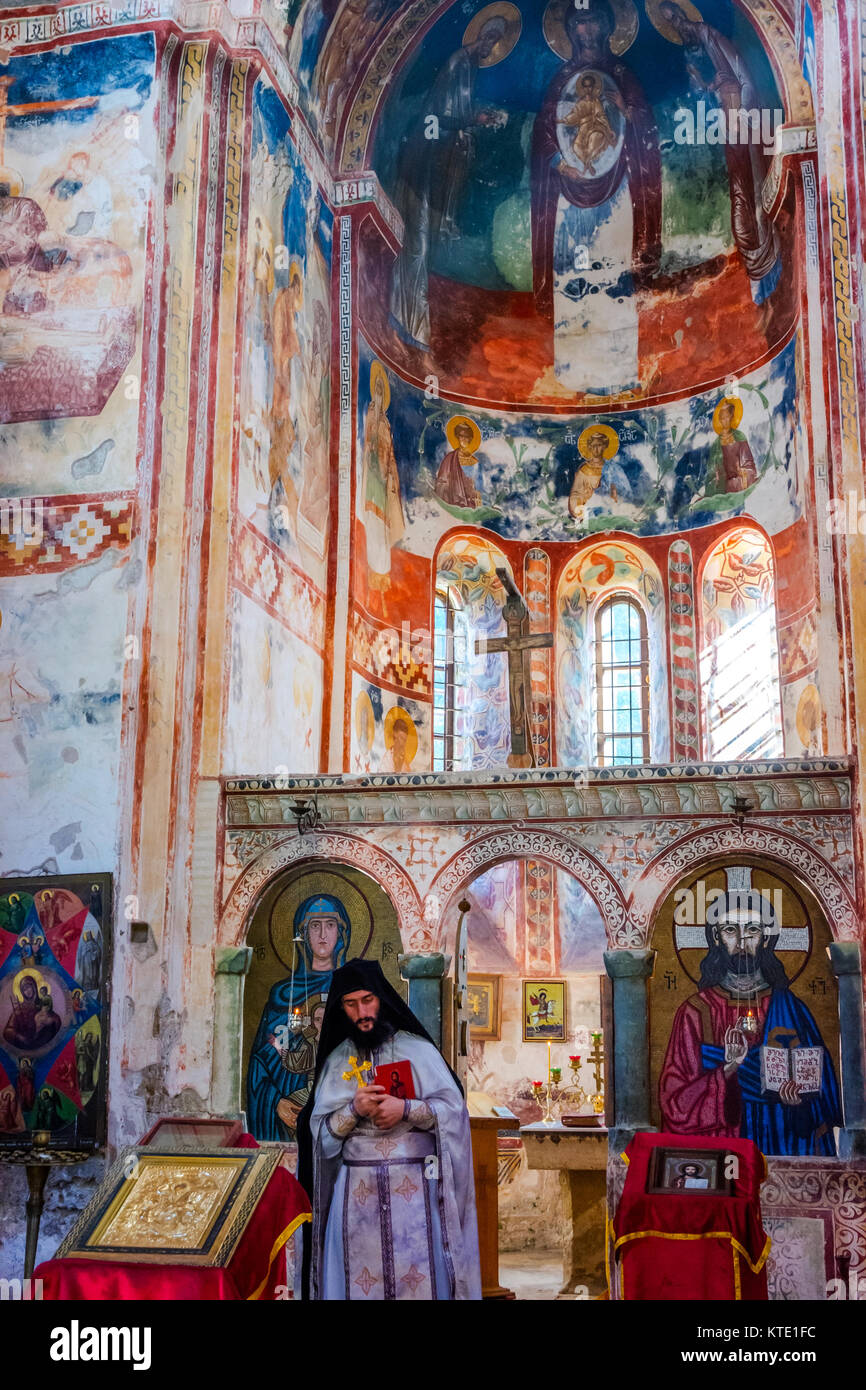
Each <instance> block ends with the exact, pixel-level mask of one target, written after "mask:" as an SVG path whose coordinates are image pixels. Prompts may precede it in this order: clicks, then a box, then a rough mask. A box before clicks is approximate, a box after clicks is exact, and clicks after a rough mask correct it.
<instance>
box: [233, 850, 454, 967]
mask: <svg viewBox="0 0 866 1390" xmlns="http://www.w3.org/2000/svg"><path fill="white" fill-rule="evenodd" d="M321 860H328V861H330V862H332V863H337V864H350V865H352V866H353V867H354V868H356V869H360V870H361V872H362V873H365V874H367V875H368V876H369V877H370V878H372V879H373V880H374V882H376V883H377V884H378V885H379V887H380V888H381V889H382V890H383V892H385V893H387V895H388V897H389V898H390V899H391V902H392V903H393V904H394V907H395V909H396V911H397V920H398V923H399V926H400V936H401V939H402V941H403V945H404V947H406V948H407V949H412V950H425V949H428V948H429V945H431V944H432V938H431V933H430V930H429V928H428V927H427V926H426V925H425V923H424V920H423V914H422V909H421V900H420V898H419V897H418V891H417V889H416V887H415V884H414V883H413V882H412V879H411V878H410V877H409V875H408V874H407V873H406V871H405V869H403V868H402V867H401V865H400V864H398V863H397V861H396V859H393V858H392V857H391V855H390V854H386V853H385V852H384V850H381V849H379V848H378V847H377V846H376V845H371V844H370V843H369V841H367V840H364V839H361V838H360V837H359V836H356V835H343V834H337V833H333V832H330V831H328V832H326V833H325V834H316V835H315V836H313V835H296V836H293V837H292V838H290V839H285V840H280V841H279V842H278V843H277V844H275V845H272V846H271V847H270V848H269V849H266V850H265V851H264V853H263V854H260V855H259V856H258V858H257V859H254V860H253V862H252V863H251V864H250V865H248V867H247V868H246V869H245V870H244V872H243V873H242V874H241V876H240V878H239V879H238V881H237V883H236V884H235V886H234V888H233V889H232V892H231V894H230V896H229V899H228V901H227V903H226V905H225V908H224V909H223V913H222V916H221V917H220V923H219V930H218V933H217V942H218V944H219V945H220V946H242V945H243V943H244V940H245V937H246V933H247V929H248V927H249V923H250V921H251V919H252V915H253V912H254V911H255V908H256V905H257V903H258V902H259V899H260V898H261V896H262V894H263V893H264V892H265V890H266V888H267V887H268V885H269V884H270V883H272V882H273V880H274V879H275V878H276V877H277V875H278V874H280V873H282V872H283V870H284V869H287V868H289V867H290V866H293V865H295V864H300V863H303V862H306V861H309V862H310V863H315V862H317V861H321Z"/></svg>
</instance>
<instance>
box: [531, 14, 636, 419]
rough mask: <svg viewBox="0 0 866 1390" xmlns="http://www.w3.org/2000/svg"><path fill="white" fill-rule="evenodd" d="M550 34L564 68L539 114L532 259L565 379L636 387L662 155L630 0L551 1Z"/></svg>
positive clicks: (583, 385) (601, 386)
mask: <svg viewBox="0 0 866 1390" xmlns="http://www.w3.org/2000/svg"><path fill="white" fill-rule="evenodd" d="M544 32H545V37H546V39H547V42H548V44H549V45H550V47H551V48H552V49H553V50H554V52H555V53H557V54H558V55H559V56H560V57H561V58H563V59H565V62H564V64H563V67H562V68H561V69H560V71H559V72H558V73H557V75H556V76H555V77H554V79H553V81H552V83H551V84H550V86H549V88H548V91H547V95H546V97H545V100H544V103H543V105H542V108H541V110H540V112H539V114H538V117H537V118H536V121H535V126H534V132H533V151H532V188H533V198H532V259H533V265H534V277H535V280H534V292H535V300H536V307H537V311H538V313H539V315H541V316H542V317H543V318H547V319H549V320H551V321H552V325H553V356H554V370H555V374H556V377H557V380H558V381H559V382H560V383H561V385H562V386H563V387H565V388H566V389H569V390H572V391H576V392H586V391H593V392H596V393H598V394H605V395H607V394H614V393H619V392H622V391H625V390H632V389H636V388H637V387H639V385H640V379H639V371H638V308H637V301H636V298H635V293H634V292H635V289H638V288H640V287H641V286H642V285H645V284H646V283H648V282H649V281H650V280H651V278H652V276H653V275H654V274H655V273H656V272H657V270H658V267H659V262H660V258H661V156H660V152H659V137H658V130H657V128H656V123H655V118H654V116H653V113H652V108H651V107H650V105H649V103H648V102H647V100H646V98H645V97H644V94H643V90H642V88H641V86H640V84H639V82H638V80H637V78H636V77H635V76H634V74H633V73H632V71H631V69H630V68H628V67H627V66H626V64H625V63H623V62H621V61H619V55H620V54H622V53H623V52H624V51H625V49H626V48H628V47H629V46H630V44H631V43H632V42H633V41H634V38H635V35H636V33H637V14H636V11H635V10H634V6H633V4H632V3H631V0H591V7H590V8H587V9H585V10H584V9H581V10H576V9H574V8H572V7H570V6H566V5H565V3H564V0H551V3H550V4H549V5H548V7H547V10H546V11H545V17H544Z"/></svg>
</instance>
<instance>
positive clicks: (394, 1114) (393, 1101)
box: [373, 1096, 403, 1129]
mask: <svg viewBox="0 0 866 1390" xmlns="http://www.w3.org/2000/svg"><path fill="white" fill-rule="evenodd" d="M402 1118H403V1102H402V1100H399V1099H398V1098H397V1096H383V1098H382V1100H380V1102H379V1109H378V1110H377V1111H376V1114H375V1116H374V1118H373V1124H374V1125H375V1126H376V1128H377V1129H393V1128H394V1126H395V1125H398V1124H399V1123H400V1121H401V1120H402Z"/></svg>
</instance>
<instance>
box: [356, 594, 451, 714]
mask: <svg viewBox="0 0 866 1390" xmlns="http://www.w3.org/2000/svg"><path fill="white" fill-rule="evenodd" d="M419 645H420V644H419V643H415V642H412V640H411V635H410V633H409V632H408V630H407V625H405V624H404V627H403V629H402V630H401V631H400V632H399V633H398V632H397V631H396V630H395V629H394V628H381V627H377V626H376V624H375V623H373V622H371V620H370V619H369V618H368V617H367V615H366V614H365V613H363V612H361V611H360V610H359V609H357V608H356V609H355V610H354V612H353V614H352V662H353V665H354V666H355V669H356V670H357V671H358V672H359V674H360V675H362V676H365V677H367V678H368V679H370V680H373V681H376V682H378V681H385V682H387V683H388V684H390V685H396V686H398V687H399V689H401V690H408V691H409V692H410V693H411V694H412V696H413V697H414V698H415V699H419V700H429V699H431V698H432V686H433V667H432V663H431V662H429V661H427V662H419V661H418V660H417V657H418V655H419V652H418V646H419Z"/></svg>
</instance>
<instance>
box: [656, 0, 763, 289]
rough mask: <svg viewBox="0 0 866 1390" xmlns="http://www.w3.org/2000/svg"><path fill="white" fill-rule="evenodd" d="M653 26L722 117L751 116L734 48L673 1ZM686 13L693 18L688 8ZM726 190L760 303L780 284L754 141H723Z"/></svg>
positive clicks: (750, 93) (751, 98)
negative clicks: (680, 49) (675, 47)
mask: <svg viewBox="0 0 866 1390" xmlns="http://www.w3.org/2000/svg"><path fill="white" fill-rule="evenodd" d="M654 8H656V9H657V19H656V20H655V21H654V22H656V27H657V28H660V29H661V30H662V32H663V33H665V34H666V37H668V38H671V39H672V40H673V41H674V42H676V43H680V44H682V45H683V46H684V48H685V59H686V67H687V69H688V73H689V76H690V78H691V80H692V83H693V84H694V87H695V89H696V90H697V91H699V92H705V93H706V94H707V95H708V96H709V97H710V99H711V100H712V101H713V102H715V103H717V105H718V107H719V108H720V109H721V111H723V112H724V113H725V122H726V128H727V119H728V113H729V112H732V111H736V112H739V111H751V110H755V109H759V108H760V107H761V106H763V105H764V104H765V103H764V102H763V101H762V99H761V96H760V94H759V92H758V90H757V88H756V87H755V84H754V81H753V79H752V77H751V75H750V73H749V69H748V67H747V66H746V63H745V60H744V59H743V56H742V54H741V53H740V52H739V50H738V49H737V46H736V44H735V43H734V42H733V41H732V40H731V39H727V38H725V36H724V35H723V34H720V33H719V31H718V29H714V28H713V26H712V25H711V24H705V23H704V22H703V21H702V20H701V19H700V17H698V18H697V19H695V18H690V17H689V15H688V14H687V13H686V7H685V6H683V5H680V4H677V3H676V0H662V3H661V4H657V5H656V6H655V7H654ZM688 9H689V10H691V11H692V12H693V14H695V15H698V13H699V12H698V11H697V10H696V9H695V8H694V6H693V5H689V6H688ZM724 149H725V160H726V162H727V166H728V179H729V181H730V186H731V230H732V231H733V234H734V241H735V242H736V244H737V249H738V250H739V252H740V255H741V256H742V258H743V264H744V266H745V268H746V274H747V275H748V277H749V280H750V281H751V287H752V299H753V300H754V302H755V303H756V304H762V303H764V301H765V300H766V299H767V298H768V296H769V295H771V294H772V292H773V290H774V289H775V288H776V285H777V284H778V283H779V276H780V273H781V260H780V257H779V248H778V245H777V243H776V233H775V230H774V226H773V223H772V222H771V221H769V219H768V218H767V216H766V214H765V212H764V208H763V204H762V202H761V190H762V188H763V184H764V180H765V178H766V176H767V170H768V168H769V161H768V158H767V156H766V155H765V154H764V151H763V148H762V146H761V144H760V143H759V142H757V141H755V140H746V141H742V140H730V139H726V140H725V142H724Z"/></svg>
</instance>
